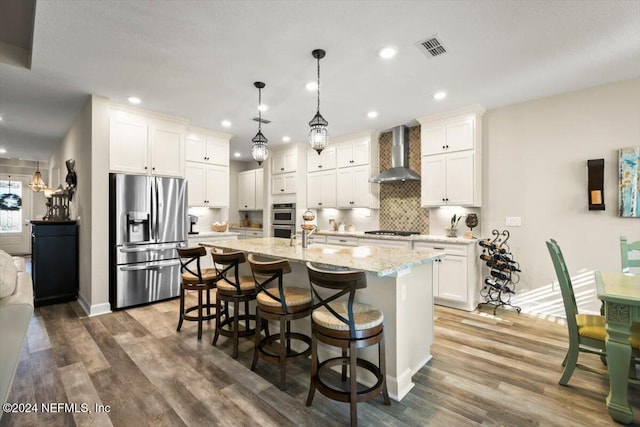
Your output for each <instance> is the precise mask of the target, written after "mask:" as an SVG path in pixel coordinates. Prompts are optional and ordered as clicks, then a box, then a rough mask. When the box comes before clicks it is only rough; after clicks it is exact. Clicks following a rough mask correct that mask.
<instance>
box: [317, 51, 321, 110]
mask: <svg viewBox="0 0 640 427" xmlns="http://www.w3.org/2000/svg"><path fill="white" fill-rule="evenodd" d="M317 59H318V113H319V112H320V58H317Z"/></svg>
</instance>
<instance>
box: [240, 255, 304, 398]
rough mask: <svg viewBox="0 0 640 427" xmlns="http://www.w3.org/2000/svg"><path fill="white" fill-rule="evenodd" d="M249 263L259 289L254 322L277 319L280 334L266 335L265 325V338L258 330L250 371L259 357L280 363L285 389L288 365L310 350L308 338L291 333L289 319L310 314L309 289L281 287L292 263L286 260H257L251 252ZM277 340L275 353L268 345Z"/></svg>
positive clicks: (259, 322)
mask: <svg viewBox="0 0 640 427" xmlns="http://www.w3.org/2000/svg"><path fill="white" fill-rule="evenodd" d="M249 265H250V266H251V271H252V273H253V278H254V281H255V286H256V289H257V291H258V296H257V298H256V300H257V307H256V325H262V324H263V323H266V321H268V320H274V321H278V322H279V324H280V333H279V334H277V335H269V330H268V328H265V332H266V334H265V338H262V339H261V336H260V333H256V335H255V348H254V350H253V363H252V364H251V370H252V371H253V370H255V368H256V363H257V362H258V357H260V358H261V359H263V360H265V361H267V362H269V363H273V364H276V365H279V366H280V389H282V390H284V389H285V388H286V379H287V364H288V363H294V362H296V361H298V360H301V359H305V358H307V357H308V356H309V354H310V353H311V338H310V337H308V336H306V335H304V334H301V333H297V332H291V321H292V320H296V319H302V318H304V317H307V316H308V315H309V314H310V313H311V303H312V300H311V292H309V289H303V288H296V287H284V286H283V283H282V278H283V276H284V275H285V274H287V273H290V272H291V266H290V265H289V261H287V260H277V261H258V260H257V259H256V258H255V257H254V255H253V254H250V255H249ZM274 285H275V286H274ZM256 327H258V326H256ZM292 340H296V341H301V342H303V343H305V344H306V348H305V349H304V350H303V351H296V350H294V349H292V348H291V341H292ZM276 342H277V343H278V350H277V352H275V351H273V350H272V349H271V344H274V343H276Z"/></svg>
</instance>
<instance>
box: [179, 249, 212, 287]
mask: <svg viewBox="0 0 640 427" xmlns="http://www.w3.org/2000/svg"><path fill="white" fill-rule="evenodd" d="M177 251H178V257H179V259H180V273H182V274H184V272H185V271H186V272H188V273H190V274H192V275H194V276H196V277H197V278H198V280H199V281H200V282H202V270H201V268H200V258H201V257H203V256H205V255H207V250H206V249H205V248H204V247H203V246H198V247H197V248H177ZM193 262H195V266H194V265H190V264H191V263H193ZM194 268H195V270H194Z"/></svg>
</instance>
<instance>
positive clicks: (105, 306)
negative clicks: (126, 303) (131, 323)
mask: <svg viewBox="0 0 640 427" xmlns="http://www.w3.org/2000/svg"><path fill="white" fill-rule="evenodd" d="M78 303H79V304H80V307H82V310H84V312H85V313H86V314H87V316H89V317H93V316H100V315H101V314H107V313H111V304H109V303H108V302H105V303H102V304H95V305H90V304H89V303H88V302H87V300H86V299H84V297H83V296H82V294H79V295H78Z"/></svg>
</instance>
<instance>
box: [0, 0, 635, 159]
mask: <svg viewBox="0 0 640 427" xmlns="http://www.w3.org/2000/svg"><path fill="white" fill-rule="evenodd" d="M34 26H35V28H34V34H33V46H32V64H31V70H28V69H26V68H19V67H16V66H12V65H7V64H4V63H0V116H2V117H3V121H2V122H0V148H5V149H6V150H7V151H8V152H7V154H4V156H6V157H11V158H23V159H25V160H40V161H46V160H48V159H49V157H50V155H51V154H52V153H53V152H54V151H55V150H56V148H57V146H58V144H59V142H60V140H61V139H62V137H63V136H64V134H65V133H66V131H67V130H68V128H69V127H70V126H71V124H72V122H73V119H74V118H75V116H76V115H77V113H78V112H79V111H80V109H81V108H82V106H83V105H84V104H85V103H86V101H87V99H88V94H95V95H100V96H104V97H107V98H110V99H112V100H114V101H117V102H122V103H126V99H127V97H128V96H131V95H136V96H138V97H140V98H142V101H143V102H142V104H141V107H143V108H147V109H150V110H154V111H159V112H163V113H168V114H172V115H176V116H180V117H185V118H188V119H190V120H191V123H192V124H194V125H196V126H200V127H204V128H208V129H212V130H216V131H221V132H227V133H231V134H233V135H234V136H233V138H232V139H231V150H232V153H233V152H234V151H240V152H241V153H242V158H241V159H242V160H250V156H249V150H250V140H251V138H252V137H253V136H254V135H255V133H256V131H257V123H256V122H254V121H252V118H253V117H255V116H257V110H256V106H257V98H258V93H257V89H255V88H254V86H253V82H254V81H257V80H260V81H263V82H265V83H266V88H265V89H264V90H263V92H262V96H263V103H265V104H267V105H268V106H269V107H270V108H269V110H268V111H267V112H266V113H264V114H263V117H264V118H266V119H269V120H271V121H272V123H271V124H267V125H263V133H264V134H265V136H266V137H267V138H269V142H270V144H271V145H274V146H275V145H279V144H283V142H282V141H281V138H282V137H283V136H284V135H288V136H290V137H291V138H292V141H293V142H303V141H305V140H306V136H307V132H308V125H307V123H308V122H309V120H311V118H312V117H313V115H314V114H315V109H316V99H315V92H308V91H307V90H306V89H305V84H306V83H307V82H309V81H311V80H315V75H316V64H315V59H314V58H312V56H311V51H312V50H313V49H316V48H322V49H325V50H326V51H327V56H326V57H325V58H324V59H323V60H321V62H320V66H321V108H320V109H321V112H322V114H323V116H324V117H325V118H326V119H327V120H328V121H329V131H330V133H331V134H332V135H335V136H337V135H341V134H345V133H349V132H355V131H360V130H365V129H370V128H374V129H378V130H381V131H383V130H386V129H389V128H391V127H393V126H396V125H399V124H415V121H414V119H415V118H417V117H422V116H425V115H428V114H432V113H436V112H440V111H446V110H449V109H453V108H457V107H461V106H464V105H468V104H475V103H480V104H482V105H484V106H485V107H487V108H495V107H499V106H503V105H509V104H512V103H518V102H522V101H525V100H529V99H534V98H540V97H545V96H549V95H553V94H557V93H563V92H568V91H572V90H577V89H581V88H586V87H590V86H595V85H600V84H604V83H609V82H614V81H619V80H624V79H629V78H636V77H639V76H640V1H637V0H628V1H625V0H615V1H607V0H597V1H562V0H551V1H546V0H541V1H524V0H521V1H518V0H505V1H477V0H459V1H400V0H397V1H303V0H298V1H242V0H240V1H212V0H209V1H204V0H203V1H188V0H184V1H176V0H163V1H154V2H149V1H141V0H139V1H119V0H83V1H74V0H61V1H42V0H40V1H38V2H37V4H36V13H35V24H34ZM434 34H438V35H439V37H440V38H441V39H442V40H443V41H444V43H445V44H446V46H447V48H448V49H449V52H448V53H447V54H445V55H443V56H440V57H436V58H427V57H426V56H425V55H424V54H423V53H421V52H420V51H419V50H418V48H417V47H416V46H415V43H416V42H418V41H420V40H422V39H424V38H426V37H428V36H431V35H434ZM388 44H392V45H395V46H397V48H398V55H397V56H396V57H395V58H394V59H392V60H388V61H385V60H382V59H381V58H379V57H378V55H377V53H378V51H379V50H380V48H382V47H384V46H386V45H388ZM439 90H445V91H447V92H448V94H449V96H448V97H447V98H446V99H445V100H444V101H435V100H434V99H433V97H432V95H433V93H434V92H436V91H439ZM639 96H640V94H639ZM370 110H375V111H377V112H378V114H379V116H378V118H377V119H375V120H372V119H369V118H367V112H368V111H370ZM224 119H227V120H230V121H231V122H232V125H231V127H229V128H224V127H222V125H221V121H222V120H224ZM0 156H2V155H0Z"/></svg>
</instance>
